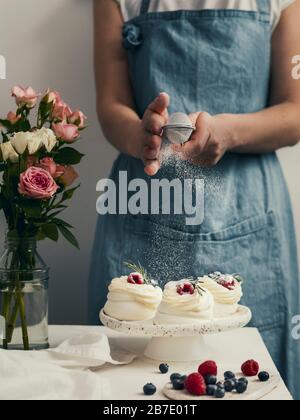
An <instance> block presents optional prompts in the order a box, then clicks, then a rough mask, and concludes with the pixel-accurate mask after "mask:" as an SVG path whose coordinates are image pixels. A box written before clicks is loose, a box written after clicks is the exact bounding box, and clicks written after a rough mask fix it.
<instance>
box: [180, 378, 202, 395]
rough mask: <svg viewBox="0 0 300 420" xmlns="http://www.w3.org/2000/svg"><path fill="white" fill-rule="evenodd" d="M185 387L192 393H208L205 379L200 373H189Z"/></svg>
mask: <svg viewBox="0 0 300 420" xmlns="http://www.w3.org/2000/svg"><path fill="white" fill-rule="evenodd" d="M184 387H185V389H186V390H187V391H188V392H189V393H190V394H192V395H197V396H201V395H206V384H205V380H204V378H203V376H202V375H200V373H192V374H191V375H189V376H188V377H187V378H186V380H185V383H184Z"/></svg>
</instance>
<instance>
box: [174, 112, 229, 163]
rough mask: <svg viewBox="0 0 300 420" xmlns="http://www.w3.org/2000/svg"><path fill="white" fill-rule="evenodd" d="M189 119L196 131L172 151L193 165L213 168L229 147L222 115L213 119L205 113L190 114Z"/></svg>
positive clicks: (227, 133)
mask: <svg viewBox="0 0 300 420" xmlns="http://www.w3.org/2000/svg"><path fill="white" fill-rule="evenodd" d="M190 119H191V121H192V124H193V125H194V126H195V127H196V130H195V131H194V133H193V134H192V136H191V139H190V140H189V141H188V142H187V143H185V144H184V145H183V146H178V145H176V146H173V147H174V149H175V150H176V151H177V152H178V153H179V154H181V155H182V158H183V159H184V160H189V161H191V162H192V163H194V164H195V165H200V166H204V167H211V166H215V165H216V164H217V163H218V162H219V161H220V160H221V159H222V157H223V156H224V154H225V153H226V151H227V150H229V149H230V147H231V142H230V139H231V136H230V134H229V132H228V130H227V128H226V121H225V118H224V117H223V116H222V115H217V116H214V117H213V116H211V115H210V114H208V113H207V112H198V113H196V114H191V115H190Z"/></svg>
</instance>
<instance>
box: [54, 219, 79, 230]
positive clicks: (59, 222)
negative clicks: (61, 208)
mask: <svg viewBox="0 0 300 420" xmlns="http://www.w3.org/2000/svg"><path fill="white" fill-rule="evenodd" d="M52 222H53V223H55V224H56V225H58V226H59V225H60V226H65V227H67V228H69V229H74V227H73V226H72V225H70V224H69V223H67V222H65V221H64V220H62V219H58V218H55V219H53V220H52Z"/></svg>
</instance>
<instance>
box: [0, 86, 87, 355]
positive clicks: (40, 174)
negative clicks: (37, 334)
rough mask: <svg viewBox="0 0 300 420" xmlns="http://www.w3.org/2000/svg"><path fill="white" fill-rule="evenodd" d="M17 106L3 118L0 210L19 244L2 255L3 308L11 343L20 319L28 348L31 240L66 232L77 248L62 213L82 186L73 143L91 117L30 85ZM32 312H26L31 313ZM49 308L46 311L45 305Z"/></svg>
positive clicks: (18, 92) (18, 91)
mask: <svg viewBox="0 0 300 420" xmlns="http://www.w3.org/2000/svg"><path fill="white" fill-rule="evenodd" d="M12 96H13V97H14V98H15V100H16V105H17V109H16V111H15V112H9V113H8V115H7V117H6V118H5V119H0V126H1V128H0V131H1V134H2V143H1V142H0V175H2V176H1V178H2V180H1V178H0V210H3V212H4V215H5V218H6V221H7V226H8V229H7V230H8V232H7V240H8V242H13V243H14V244H17V245H16V246H14V247H13V250H12V252H11V255H10V254H9V255H10V256H9V257H8V258H5V261H3V260H1V269H0V280H1V282H0V308H1V317H2V318H4V320H5V321H6V339H5V340H3V347H4V348H8V344H9V343H10V342H11V340H12V337H13V333H14V330H15V327H16V325H17V320H18V316H19V320H20V321H19V324H20V326H21V328H22V339H23V348H24V350H28V349H29V348H30V342H29V338H30V337H29V334H28V327H29V325H28V315H29V314H28V311H27V309H30V310H31V311H32V310H33V309H32V306H29V308H27V307H26V298H25V291H26V281H29V282H30V281H32V280H33V279H34V276H35V274H34V273H36V272H37V268H36V267H37V266H36V261H35V255H34V254H33V253H32V252H31V250H30V249H29V246H28V243H30V241H32V240H33V241H36V240H42V239H45V238H49V239H51V240H53V241H57V240H58V238H59V234H61V235H63V236H64V237H65V239H67V240H68V241H69V242H70V243H71V244H72V245H74V246H76V247H78V242H77V240H76V238H75V236H74V235H73V233H72V231H71V229H72V226H71V225H70V224H68V223H67V222H66V221H64V220H62V219H61V218H60V217H59V216H60V213H61V212H62V211H63V210H64V209H65V208H66V207H67V202H68V200H70V199H71V198H72V196H73V194H74V192H75V191H76V189H77V188H78V187H79V185H77V186H72V184H73V183H74V182H75V180H76V179H77V178H78V174H77V172H76V171H75V169H74V165H76V164H79V163H80V161H81V159H82V157H83V154H81V153H80V152H79V151H78V150H76V149H75V148H74V147H73V144H74V143H75V142H76V141H77V140H78V139H79V137H80V133H81V131H82V130H83V129H84V128H85V120H86V117H85V116H84V114H83V113H82V112H81V111H79V110H77V111H74V112H73V111H72V110H71V108H70V107H69V105H67V104H66V103H65V102H64V101H63V100H62V98H61V96H60V95H59V93H58V92H55V91H51V90H47V92H46V93H45V94H44V95H41V96H40V95H38V94H37V93H36V92H35V91H34V90H33V89H32V88H31V87H29V88H26V89H24V88H22V87H20V86H17V87H14V88H13V89H12ZM26 312H27V313H26ZM45 312H47V311H46V310H45Z"/></svg>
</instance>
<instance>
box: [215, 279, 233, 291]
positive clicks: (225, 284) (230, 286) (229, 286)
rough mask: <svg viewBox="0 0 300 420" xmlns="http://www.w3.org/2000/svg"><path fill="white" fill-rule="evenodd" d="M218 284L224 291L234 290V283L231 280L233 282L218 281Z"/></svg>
mask: <svg viewBox="0 0 300 420" xmlns="http://www.w3.org/2000/svg"><path fill="white" fill-rule="evenodd" d="M218 283H219V284H220V285H221V286H223V287H225V288H226V289H228V290H234V289H235V282H234V280H233V281H231V282H229V281H226V280H220V281H219V282H218Z"/></svg>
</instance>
